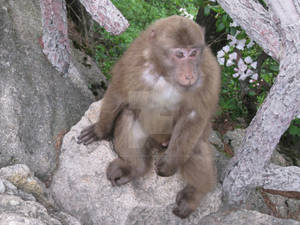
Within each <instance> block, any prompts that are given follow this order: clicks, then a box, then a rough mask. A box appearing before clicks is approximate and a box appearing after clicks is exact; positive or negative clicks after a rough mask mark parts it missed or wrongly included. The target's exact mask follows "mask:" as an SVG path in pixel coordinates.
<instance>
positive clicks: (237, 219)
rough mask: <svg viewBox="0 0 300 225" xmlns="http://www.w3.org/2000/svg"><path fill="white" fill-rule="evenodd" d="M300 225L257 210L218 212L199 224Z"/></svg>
mask: <svg viewBox="0 0 300 225" xmlns="http://www.w3.org/2000/svg"><path fill="white" fill-rule="evenodd" d="M244 224H245V225H250V224H251V225H263V224H266V225H300V222H298V221H295V220H287V219H278V218H275V217H272V216H269V215H266V214H262V213H259V212H256V211H249V210H238V211H230V212H218V213H216V214H213V215H210V216H208V217H206V218H204V219H203V220H202V221H201V222H200V223H199V224H198V225H244Z"/></svg>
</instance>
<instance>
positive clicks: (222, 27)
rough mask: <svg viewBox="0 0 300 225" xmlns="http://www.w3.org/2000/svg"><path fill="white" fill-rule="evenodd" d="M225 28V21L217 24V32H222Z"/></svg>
mask: <svg viewBox="0 0 300 225" xmlns="http://www.w3.org/2000/svg"><path fill="white" fill-rule="evenodd" d="M224 28H225V25H224V23H220V24H219V25H218V26H217V32H221V31H222V30H224Z"/></svg>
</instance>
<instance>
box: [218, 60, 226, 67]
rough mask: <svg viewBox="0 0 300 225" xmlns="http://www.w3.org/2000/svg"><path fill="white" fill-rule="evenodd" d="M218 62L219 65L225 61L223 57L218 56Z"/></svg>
mask: <svg viewBox="0 0 300 225" xmlns="http://www.w3.org/2000/svg"><path fill="white" fill-rule="evenodd" d="M218 62H219V64H220V65H222V66H223V65H224V63H225V59H224V58H218Z"/></svg>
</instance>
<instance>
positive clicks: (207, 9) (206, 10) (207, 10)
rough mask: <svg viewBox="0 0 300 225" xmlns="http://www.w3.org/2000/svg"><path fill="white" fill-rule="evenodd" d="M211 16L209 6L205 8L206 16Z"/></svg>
mask: <svg viewBox="0 0 300 225" xmlns="http://www.w3.org/2000/svg"><path fill="white" fill-rule="evenodd" d="M209 14H210V7H209V6H208V5H207V6H205V7H204V16H208V15H209Z"/></svg>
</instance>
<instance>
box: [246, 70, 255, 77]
mask: <svg viewBox="0 0 300 225" xmlns="http://www.w3.org/2000/svg"><path fill="white" fill-rule="evenodd" d="M253 73H254V72H253V71H252V70H250V69H248V70H247V72H246V75H247V77H250V76H251V75H252V74H253Z"/></svg>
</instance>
